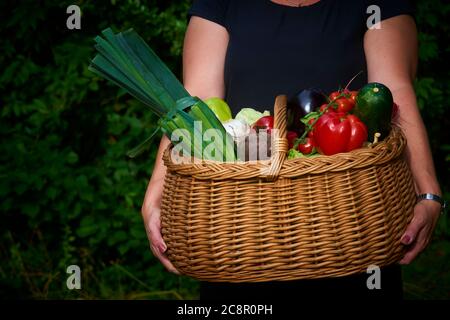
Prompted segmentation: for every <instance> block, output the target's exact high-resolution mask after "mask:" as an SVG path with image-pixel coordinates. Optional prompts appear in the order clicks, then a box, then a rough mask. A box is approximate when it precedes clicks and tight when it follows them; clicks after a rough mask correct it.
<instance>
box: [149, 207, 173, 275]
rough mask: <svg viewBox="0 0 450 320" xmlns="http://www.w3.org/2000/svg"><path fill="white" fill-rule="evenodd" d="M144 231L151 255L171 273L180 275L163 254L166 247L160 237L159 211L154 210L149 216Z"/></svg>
mask: <svg viewBox="0 0 450 320" xmlns="http://www.w3.org/2000/svg"><path fill="white" fill-rule="evenodd" d="M145 227H146V230H147V236H148V240H149V242H150V249H151V250H152V252H153V255H154V256H155V257H156V258H158V260H159V261H160V262H161V263H162V264H163V266H164V267H165V268H166V269H167V270H168V271H169V272H172V273H175V274H178V275H179V274H180V273H179V272H178V270H177V269H176V268H175V267H174V266H173V264H172V263H171V262H170V261H169V259H168V258H167V256H166V255H165V254H164V253H165V252H166V250H167V245H166V243H165V242H164V239H163V238H162V235H161V220H160V211H159V209H154V210H153V211H152V213H151V214H150V215H149V218H148V221H147V222H146V226H145Z"/></svg>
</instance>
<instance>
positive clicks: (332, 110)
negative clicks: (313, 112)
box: [319, 103, 335, 113]
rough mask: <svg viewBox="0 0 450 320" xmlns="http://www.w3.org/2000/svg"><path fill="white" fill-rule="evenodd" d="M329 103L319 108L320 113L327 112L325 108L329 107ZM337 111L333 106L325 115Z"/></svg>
mask: <svg viewBox="0 0 450 320" xmlns="http://www.w3.org/2000/svg"><path fill="white" fill-rule="evenodd" d="M327 105H328V104H327V103H324V104H323V105H321V106H320V108H319V111H320V112H324V111H325V108H326V107H327ZM334 111H335V109H334V107H333V105H331V106H330V107H329V108H328V109H327V111H326V112H325V113H328V112H334Z"/></svg>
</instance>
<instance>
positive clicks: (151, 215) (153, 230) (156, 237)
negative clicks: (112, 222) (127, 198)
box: [141, 135, 179, 274]
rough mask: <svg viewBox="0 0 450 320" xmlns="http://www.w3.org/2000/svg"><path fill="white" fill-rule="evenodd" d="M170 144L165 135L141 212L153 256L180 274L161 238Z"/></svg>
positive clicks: (171, 270)
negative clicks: (164, 187)
mask: <svg viewBox="0 0 450 320" xmlns="http://www.w3.org/2000/svg"><path fill="white" fill-rule="evenodd" d="M169 144H170V140H169V139H168V138H167V137H166V136H165V135H164V136H163V137H162V139H161V142H160V144H159V149H158V153H157V155H156V161H155V166H154V168H153V174H152V178H151V179H150V182H149V184H148V187H147V191H146V192H145V198H144V202H143V204H142V209H141V212H142V218H143V220H144V225H145V230H146V231H147V237H148V240H149V241H150V249H151V250H152V252H153V254H154V255H155V257H157V258H158V259H159V261H161V263H162V264H163V265H164V267H166V269H167V270H168V271H170V272H173V273H176V274H179V272H178V271H177V269H175V267H174V266H173V265H172V263H170V261H169V259H167V256H166V255H165V254H164V253H165V252H166V250H167V246H166V244H165V243H164V240H163V238H162V236H161V199H162V194H163V186H164V177H165V175H166V167H165V166H164V164H163V161H162V155H163V153H164V150H166V148H167V146H168V145H169Z"/></svg>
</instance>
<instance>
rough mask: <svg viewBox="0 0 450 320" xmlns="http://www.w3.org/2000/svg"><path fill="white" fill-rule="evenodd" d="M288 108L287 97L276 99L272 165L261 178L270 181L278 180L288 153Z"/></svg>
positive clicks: (264, 171)
mask: <svg viewBox="0 0 450 320" xmlns="http://www.w3.org/2000/svg"><path fill="white" fill-rule="evenodd" d="M286 107H287V97H286V96H285V95H279V96H277V97H276V99H275V106H274V125H273V127H274V129H277V130H273V131H272V154H271V158H270V165H269V166H268V167H266V168H264V169H263V172H262V174H261V176H262V177H263V178H265V179H267V180H269V181H273V180H275V179H277V178H278V175H279V173H280V170H281V167H282V166H283V163H284V160H285V159H286V154H287V151H288V141H287V138H286Z"/></svg>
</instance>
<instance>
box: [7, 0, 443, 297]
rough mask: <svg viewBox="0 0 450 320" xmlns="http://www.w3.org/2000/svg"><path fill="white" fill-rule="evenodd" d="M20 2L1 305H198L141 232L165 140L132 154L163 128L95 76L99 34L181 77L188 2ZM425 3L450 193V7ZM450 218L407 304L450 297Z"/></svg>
mask: <svg viewBox="0 0 450 320" xmlns="http://www.w3.org/2000/svg"><path fill="white" fill-rule="evenodd" d="M9 2H12V1H2V2H1V4H0V15H1V16H0V25H1V28H0V32H1V41H0V66H1V72H0V91H1V96H0V105H1V109H0V121H1V124H0V135H1V143H0V212H1V223H0V298H7V299H8V298H21V299H55V298H57V299H74V298H82V299H195V298H197V297H198V283H197V282H196V281H195V280H192V279H189V278H187V277H178V276H174V275H171V274H169V273H167V272H165V271H164V269H163V267H162V265H161V264H159V262H158V261H157V260H156V259H155V258H154V257H153V256H152V254H151V251H150V250H149V246H148V241H147V238H146V234H145V231H144V227H143V223H142V219H141V215H140V208H141V204H142V200H143V196H144V193H145V189H146V186H147V182H148V179H149V177H150V175H151V172H152V166H153V162H154V159H155V152H156V150H157V143H156V142H155V143H154V145H153V146H152V147H151V149H150V150H149V151H148V152H146V153H145V155H143V156H141V157H139V158H137V159H134V160H131V159H129V158H127V157H126V155H125V153H126V151H127V150H129V149H131V148H132V147H134V146H136V145H137V144H138V143H139V142H141V141H143V140H144V139H145V138H146V137H147V136H148V135H149V134H150V133H151V132H153V129H154V124H155V120H156V119H155V117H154V116H152V114H150V113H149V112H148V111H147V109H145V108H143V106H142V105H141V104H140V103H138V102H137V101H136V100H134V99H132V98H131V97H130V96H129V95H126V94H124V93H123V92H122V91H121V90H119V89H118V87H116V86H114V85H112V84H110V83H108V82H106V81H104V80H102V79H100V78H98V77H97V76H95V75H94V74H93V73H91V72H89V71H88V70H87V66H88V63H89V61H90V58H92V57H93V56H94V50H93V38H94V36H96V35H98V34H99V33H100V31H101V30H102V29H104V28H106V27H108V26H111V27H113V29H115V30H124V29H127V28H130V27H133V28H135V29H136V30H137V31H138V33H139V34H141V35H142V36H143V37H144V38H145V40H146V41H147V42H148V43H149V44H150V46H151V47H152V48H153V49H154V50H155V51H156V52H157V53H158V54H159V55H160V57H161V58H162V60H163V61H165V62H166V63H167V64H168V65H169V67H170V68H171V69H172V70H174V71H175V72H176V74H177V75H180V69H181V68H180V67H181V51H182V41H183V36H184V31H185V28H186V12H187V10H188V8H189V6H190V3H191V1H163V0H160V1H154V0H153V1H139V0H123V1H118V0H117V1H114V0H109V1H107V0H102V1H73V2H69V1H52V0H48V1H36V0H29V1H17V2H15V3H14V4H12V3H11V4H8V3H9ZM71 4H77V5H79V6H80V8H81V10H82V18H81V30H68V29H67V28H66V19H67V18H68V16H69V15H68V14H66V8H67V7H68V6H69V5H71ZM416 4H417V17H416V18H417V23H418V27H419V31H420V34H419V38H420V65H419V74H418V79H417V81H416V83H415V85H416V93H417V96H418V101H419V105H420V110H421V113H422V116H423V118H424V121H425V123H426V126H427V128H428V132H429V136H430V142H431V145H432V150H433V156H434V159H435V163H436V166H437V171H438V176H439V180H440V183H441V186H442V189H443V191H444V193H445V195H446V197H447V198H448V196H449V190H450V189H449V184H450V180H449V177H450V174H449V173H450V172H449V161H450V140H449V139H448V132H449V128H450V121H449V117H450V114H449V107H448V102H447V99H448V97H449V96H450V90H449V69H448V68H447V66H448V61H449V59H448V57H449V42H448V35H449V33H450V27H449V23H448V17H449V13H450V5H449V4H445V1H443V0H442V1H440V0H427V1H420V2H419V1H416ZM409 143H414V141H410V142H409ZM449 223H450V221H449V217H448V215H445V216H442V217H441V219H440V222H439V225H438V227H437V229H436V232H435V235H434V240H433V242H432V244H431V245H430V246H429V248H428V249H427V250H426V252H425V253H423V254H422V255H421V256H420V258H419V259H417V260H416V261H415V262H414V263H413V264H412V265H410V266H407V267H404V287H405V292H406V298H412V299H449V298H450V241H449V240H450V226H449ZM71 264H76V265H79V266H80V268H81V270H82V289H81V290H72V291H71V290H68V289H67V287H66V279H67V276H68V274H67V273H66V268H67V266H69V265H71Z"/></svg>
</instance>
